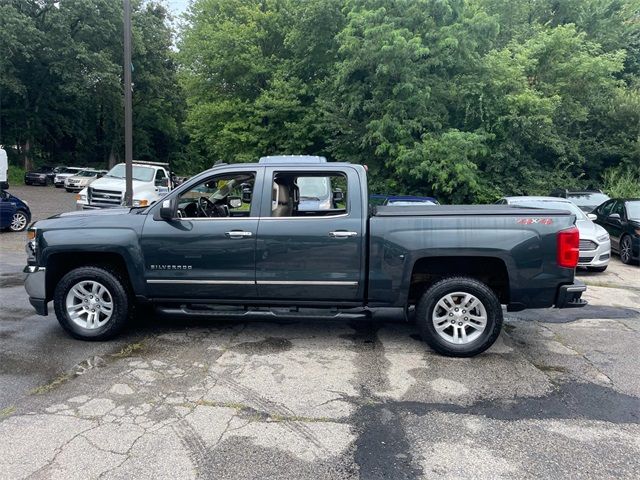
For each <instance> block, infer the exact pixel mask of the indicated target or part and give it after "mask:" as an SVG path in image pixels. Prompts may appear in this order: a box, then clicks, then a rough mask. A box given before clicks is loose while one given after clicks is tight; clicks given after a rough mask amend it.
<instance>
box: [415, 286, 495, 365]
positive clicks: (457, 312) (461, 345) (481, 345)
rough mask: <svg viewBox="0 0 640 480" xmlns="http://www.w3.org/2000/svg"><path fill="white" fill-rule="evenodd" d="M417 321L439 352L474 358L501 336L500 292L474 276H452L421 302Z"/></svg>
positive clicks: (422, 333)
mask: <svg viewBox="0 0 640 480" xmlns="http://www.w3.org/2000/svg"><path fill="white" fill-rule="evenodd" d="M416 323H417V325H418V328H419V329H420V335H421V336H422V339H423V340H424V341H426V342H427V343H428V344H429V346H430V347H431V348H433V349H434V350H435V351H436V352H438V353H440V354H442V355H447V356H451V357H472V356H474V355H478V354H479V353H482V352H484V351H485V350H486V349H487V348H489V347H490V346H491V345H493V343H494V342H495V341H496V339H497V338H498V335H500V329H501V328H502V308H501V306H500V301H499V300H498V297H497V296H496V294H495V293H494V292H493V290H491V289H490V288H489V287H488V286H487V285H485V284H484V283H482V282H479V281H477V280H475V279H473V278H467V277H452V278H446V279H444V280H440V281H439V282H437V283H434V284H433V285H432V286H431V287H429V288H428V289H427V290H426V291H425V292H424V294H423V295H422V297H421V298H420V301H419V302H418V306H417V309H416Z"/></svg>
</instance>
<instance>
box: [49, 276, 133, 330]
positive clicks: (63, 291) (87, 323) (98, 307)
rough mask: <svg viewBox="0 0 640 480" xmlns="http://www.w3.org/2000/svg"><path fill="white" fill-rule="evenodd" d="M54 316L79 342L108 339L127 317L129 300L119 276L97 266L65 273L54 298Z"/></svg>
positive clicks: (123, 323)
mask: <svg viewBox="0 0 640 480" xmlns="http://www.w3.org/2000/svg"><path fill="white" fill-rule="evenodd" d="M53 302H54V307H55V311H56V317H57V318H58V321H59V322H60V325H62V328H64V329H65V330H66V331H67V333H69V334H70V335H71V336H72V337H75V338H79V339H81V340H108V339H110V338H113V337H115V336H116V335H117V334H118V333H120V332H121V331H122V329H123V328H124V326H125V325H126V323H127V320H128V318H129V310H130V305H131V301H130V297H129V293H128V291H127V288H126V283H125V281H124V280H123V278H122V277H121V276H120V274H119V273H118V272H116V271H113V270H107V269H104V268H100V267H80V268H76V269H74V270H71V271H70V272H69V273H67V274H66V275H65V276H64V277H62V279H61V280H60V282H58V285H57V286H56V289H55V292H54V296H53Z"/></svg>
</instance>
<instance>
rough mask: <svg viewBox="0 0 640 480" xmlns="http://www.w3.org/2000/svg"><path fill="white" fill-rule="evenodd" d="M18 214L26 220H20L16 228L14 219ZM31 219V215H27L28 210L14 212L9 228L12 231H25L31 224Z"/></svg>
mask: <svg viewBox="0 0 640 480" xmlns="http://www.w3.org/2000/svg"><path fill="white" fill-rule="evenodd" d="M16 216H21V217H22V219H23V220H24V221H22V222H20V226H19V227H17V228H14V221H15V219H16ZM29 220H30V218H29V215H27V212H25V211H24V210H18V211H17V212H16V213H14V214H13V219H12V221H11V225H9V230H10V231H12V232H24V231H25V230H26V229H27V227H28V226H29Z"/></svg>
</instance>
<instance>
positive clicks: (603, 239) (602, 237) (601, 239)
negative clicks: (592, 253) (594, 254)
mask: <svg viewBox="0 0 640 480" xmlns="http://www.w3.org/2000/svg"><path fill="white" fill-rule="evenodd" d="M598 241H599V242H608V241H609V234H608V233H605V234H604V235H600V236H599V237H598Z"/></svg>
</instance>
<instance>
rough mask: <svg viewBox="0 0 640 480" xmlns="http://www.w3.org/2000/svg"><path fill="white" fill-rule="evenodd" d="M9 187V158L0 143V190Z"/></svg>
mask: <svg viewBox="0 0 640 480" xmlns="http://www.w3.org/2000/svg"><path fill="white" fill-rule="evenodd" d="M8 188H9V160H8V158H7V152H5V151H4V148H2V145H0V190H6V189H8Z"/></svg>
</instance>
